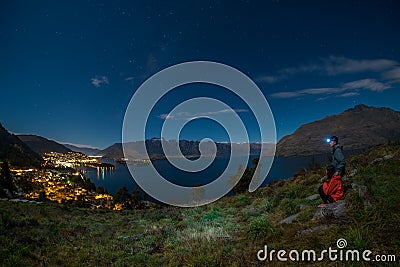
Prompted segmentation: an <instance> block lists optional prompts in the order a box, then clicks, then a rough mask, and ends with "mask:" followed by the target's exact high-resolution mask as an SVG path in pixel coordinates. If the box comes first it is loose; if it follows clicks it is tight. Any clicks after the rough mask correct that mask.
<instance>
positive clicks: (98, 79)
mask: <svg viewBox="0 0 400 267" xmlns="http://www.w3.org/2000/svg"><path fill="white" fill-rule="evenodd" d="M90 80H91V83H92V84H93V85H94V86H95V87H97V88H99V87H100V86H102V85H104V84H109V82H108V78H107V77H106V76H95V77H94V78H92V79H90Z"/></svg>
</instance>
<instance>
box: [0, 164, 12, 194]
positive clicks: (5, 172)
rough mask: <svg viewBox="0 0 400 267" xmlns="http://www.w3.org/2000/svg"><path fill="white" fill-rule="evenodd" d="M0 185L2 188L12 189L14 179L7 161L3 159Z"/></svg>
mask: <svg viewBox="0 0 400 267" xmlns="http://www.w3.org/2000/svg"><path fill="white" fill-rule="evenodd" d="M0 186H1V187H3V188H4V189H8V190H10V191H14V189H15V186H14V181H13V179H12V176H11V171H10V166H9V165H8V162H7V161H3V163H2V164H1V171H0Z"/></svg>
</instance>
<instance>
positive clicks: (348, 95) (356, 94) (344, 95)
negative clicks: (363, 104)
mask: <svg viewBox="0 0 400 267" xmlns="http://www.w3.org/2000/svg"><path fill="white" fill-rule="evenodd" d="M358 95H360V93H359V92H348V93H344V94H341V95H338V96H337V97H352V96H358Z"/></svg>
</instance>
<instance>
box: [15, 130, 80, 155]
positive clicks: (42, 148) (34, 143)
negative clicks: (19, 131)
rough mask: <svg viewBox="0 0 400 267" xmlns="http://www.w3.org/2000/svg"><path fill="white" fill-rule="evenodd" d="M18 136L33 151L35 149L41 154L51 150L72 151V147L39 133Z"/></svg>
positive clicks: (58, 151) (59, 151)
mask: <svg viewBox="0 0 400 267" xmlns="http://www.w3.org/2000/svg"><path fill="white" fill-rule="evenodd" d="M17 136H18V138H19V139H20V140H21V141H23V142H24V143H25V144H27V145H28V146H29V147H30V148H31V149H32V150H33V151H35V152H36V153H38V154H39V155H43V154H44V153H49V152H57V153H63V154H65V153H68V152H72V150H71V149H69V148H67V147H65V146H64V145H62V144H60V143H58V142H56V141H53V140H50V139H47V138H45V137H42V136H39V135H33V134H25V135H17Z"/></svg>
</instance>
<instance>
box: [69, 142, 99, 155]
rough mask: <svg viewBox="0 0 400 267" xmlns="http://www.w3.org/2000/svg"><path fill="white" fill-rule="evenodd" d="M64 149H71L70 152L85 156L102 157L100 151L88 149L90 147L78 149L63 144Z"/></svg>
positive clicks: (77, 147)
mask: <svg viewBox="0 0 400 267" xmlns="http://www.w3.org/2000/svg"><path fill="white" fill-rule="evenodd" d="M63 145H64V146H65V147H66V148H69V149H71V150H72V151H75V152H79V153H82V154H85V155H87V156H99V155H102V153H101V152H102V150H100V149H97V148H90V147H79V146H74V145H71V144H63Z"/></svg>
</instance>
